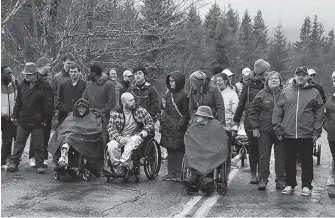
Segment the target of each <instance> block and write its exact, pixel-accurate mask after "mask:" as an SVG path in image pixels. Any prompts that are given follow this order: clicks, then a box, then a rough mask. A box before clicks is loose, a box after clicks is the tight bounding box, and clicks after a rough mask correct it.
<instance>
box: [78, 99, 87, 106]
mask: <svg viewBox="0 0 335 218" xmlns="http://www.w3.org/2000/svg"><path fill="white" fill-rule="evenodd" d="M80 105H84V106H85V107H88V106H89V102H88V101H87V100H86V99H84V98H81V99H79V100H78V101H77V106H78V107H79V106H80Z"/></svg>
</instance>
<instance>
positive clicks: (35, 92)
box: [7, 62, 53, 174]
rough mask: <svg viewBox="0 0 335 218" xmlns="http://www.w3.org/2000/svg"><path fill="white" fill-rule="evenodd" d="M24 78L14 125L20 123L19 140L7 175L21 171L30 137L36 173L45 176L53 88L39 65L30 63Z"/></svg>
mask: <svg viewBox="0 0 335 218" xmlns="http://www.w3.org/2000/svg"><path fill="white" fill-rule="evenodd" d="M22 73H23V75H24V77H25V79H24V81H22V82H21V83H20V85H19V86H18V95H17V99H16V102H15V106H14V111H13V116H12V121H18V127H17V138H16V142H15V145H14V151H13V155H12V156H11V160H10V165H9V166H8V168H7V171H9V172H14V171H17V170H18V165H19V160H20V158H21V155H22V153H23V151H24V148H25V146H26V142H27V139H28V136H29V135H30V134H31V138H32V139H31V140H33V141H34V156H35V160H36V162H35V163H36V168H37V169H36V172H37V173H39V174H40V173H45V167H44V165H43V159H44V131H43V129H44V128H45V126H46V123H47V118H48V117H49V116H50V115H51V114H52V105H53V98H51V97H50V96H49V95H48V94H47V90H48V89H51V87H50V85H49V84H48V83H46V82H45V81H44V80H42V79H40V78H39V77H38V75H37V74H39V72H38V69H37V66H36V64H34V63H32V62H28V63H26V65H25V67H24V70H23V72H22Z"/></svg>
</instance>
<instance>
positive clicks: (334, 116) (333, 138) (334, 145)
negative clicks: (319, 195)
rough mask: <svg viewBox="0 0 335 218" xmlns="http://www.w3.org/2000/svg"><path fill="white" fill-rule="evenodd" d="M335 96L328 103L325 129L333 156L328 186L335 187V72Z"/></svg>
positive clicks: (334, 86) (333, 78)
mask: <svg viewBox="0 0 335 218" xmlns="http://www.w3.org/2000/svg"><path fill="white" fill-rule="evenodd" d="M332 81H333V94H332V95H331V96H330V97H329V99H328V101H327V103H326V107H325V110H326V114H325V115H326V116H325V122H324V124H323V127H324V128H325V130H326V131H327V133H328V142H329V147H330V151H331V154H332V156H333V160H332V166H331V170H330V175H329V178H328V181H327V186H335V166H334V164H335V134H334V133H335V71H334V72H333V74H332Z"/></svg>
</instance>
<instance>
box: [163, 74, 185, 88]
mask: <svg viewBox="0 0 335 218" xmlns="http://www.w3.org/2000/svg"><path fill="white" fill-rule="evenodd" d="M170 77H172V78H173V79H174V81H175V82H176V89H175V92H178V91H179V90H181V89H183V88H184V86H185V75H184V74H183V73H182V72H179V71H173V72H171V73H169V75H168V76H167V77H166V86H167V87H168V89H169V90H170V91H171V87H170V81H169V79H170Z"/></svg>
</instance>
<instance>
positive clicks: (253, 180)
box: [250, 173, 258, 184]
mask: <svg viewBox="0 0 335 218" xmlns="http://www.w3.org/2000/svg"><path fill="white" fill-rule="evenodd" d="M250 184H258V177H257V175H256V173H251V179H250Z"/></svg>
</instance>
